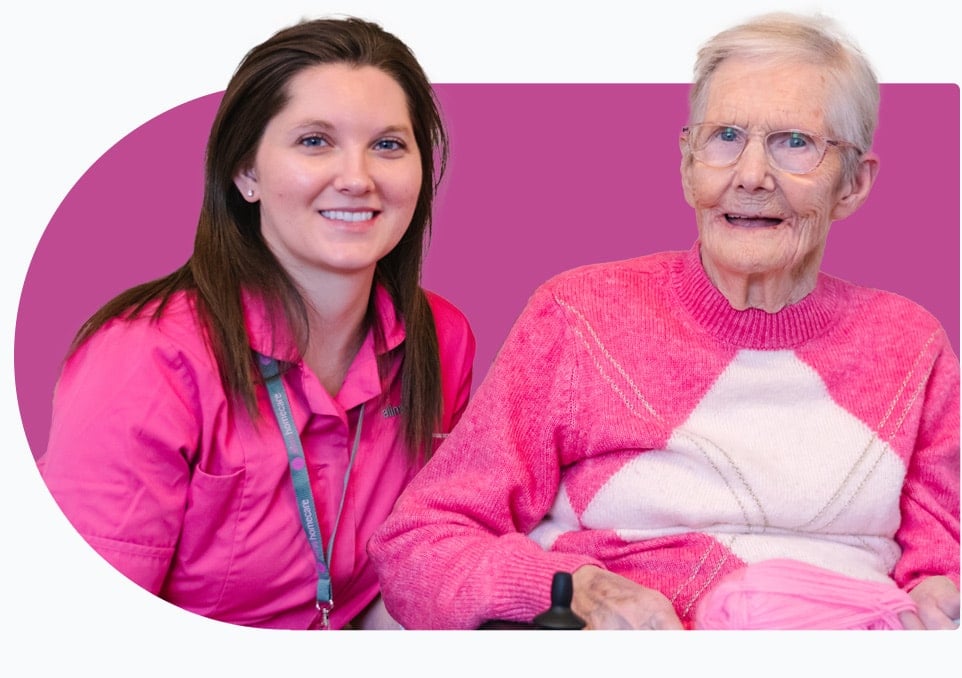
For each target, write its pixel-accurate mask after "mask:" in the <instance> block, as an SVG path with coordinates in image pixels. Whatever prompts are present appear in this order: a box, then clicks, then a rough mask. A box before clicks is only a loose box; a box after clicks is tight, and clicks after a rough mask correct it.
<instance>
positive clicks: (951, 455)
mask: <svg viewBox="0 0 962 678" xmlns="http://www.w3.org/2000/svg"><path fill="white" fill-rule="evenodd" d="M940 335H941V344H940V345H941V350H939V351H938V353H937V357H936V359H935V361H934V364H933V367H932V370H931V373H930V375H929V379H928V382H927V383H926V384H925V390H924V398H923V401H922V413H921V417H920V420H919V428H918V436H917V439H916V446H915V450H914V451H913V453H912V456H911V458H910V460H909V464H908V469H907V473H906V478H905V485H904V488H903V491H902V498H901V512H902V521H901V524H900V526H899V529H898V532H897V533H896V540H897V541H898V543H899V545H900V546H901V547H902V556H901V558H900V559H899V561H898V563H897V564H896V567H895V572H894V578H895V581H896V583H898V584H899V586H901V587H902V588H904V589H906V590H911V589H912V588H914V587H915V586H916V585H917V584H918V583H919V582H920V581H921V580H922V579H925V578H926V577H930V576H936V575H943V576H947V577H948V578H949V579H951V580H952V581H953V582H954V583H955V585H956V586H958V585H959V360H958V358H957V357H956V356H955V354H954V353H953V351H952V349H951V346H950V344H949V342H948V338H947V337H946V336H945V333H944V332H941V331H940Z"/></svg>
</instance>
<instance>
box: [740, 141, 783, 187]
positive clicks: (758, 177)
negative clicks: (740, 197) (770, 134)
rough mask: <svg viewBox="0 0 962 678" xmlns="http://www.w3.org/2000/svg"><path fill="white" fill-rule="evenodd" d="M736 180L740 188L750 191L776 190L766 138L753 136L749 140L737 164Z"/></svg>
mask: <svg viewBox="0 0 962 678" xmlns="http://www.w3.org/2000/svg"><path fill="white" fill-rule="evenodd" d="M735 179H736V182H737V184H738V186H740V187H741V188H744V189H746V190H748V191H755V190H757V189H764V190H772V189H773V188H774V185H775V179H774V177H773V175H772V166H771V164H770V163H769V161H768V152H767V151H766V150H765V140H764V138H762V137H759V136H756V135H753V136H751V137H750V138H749V139H748V141H747V143H746V145H745V148H744V150H742V154H741V155H740V156H739V157H738V160H737V161H736V162H735Z"/></svg>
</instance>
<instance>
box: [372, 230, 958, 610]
mask: <svg viewBox="0 0 962 678" xmlns="http://www.w3.org/2000/svg"><path fill="white" fill-rule="evenodd" d="M697 248H698V246H697V243H696V245H695V247H693V248H692V249H691V250H690V251H688V252H683V253H677V252H676V253H664V254H657V255H653V256H646V257H642V258H638V259H634V260H630V261H624V262H617V263H612V264H599V265H593V266H587V267H583V268H580V269H576V270H573V271H569V272H567V273H565V274H562V275H560V276H558V277H556V278H554V279H553V280H551V281H549V282H547V283H546V284H545V285H543V286H542V287H541V288H540V289H539V290H538V291H537V292H536V293H535V294H534V295H533V296H532V298H531V299H530V301H529V303H528V305H527V307H526V309H525V311H524V313H523V314H522V316H521V317H520V318H519V320H518V321H517V323H516V325H515V327H514V328H513V329H512V331H511V333H510V335H509V337H508V339H507V340H506V342H505V344H504V346H503V347H502V349H501V351H500V353H499V355H498V357H497V359H496V361H495V364H494V365H493V367H492V369H491V371H490V373H489V374H488V376H487V378H486V379H485V381H484V383H483V384H482V385H481V386H480V387H479V389H478V391H477V393H476V395H475V397H474V399H473V400H472V402H471V403H470V404H469V406H468V409H467V411H466V412H465V414H464V417H463V418H462V420H461V423H460V424H459V425H458V426H457V427H456V428H455V430H454V432H452V433H451V435H450V437H449V438H448V439H447V440H446V441H445V442H444V444H442V446H441V448H440V450H439V452H438V453H437V454H436V456H435V457H434V459H433V460H432V461H431V462H430V463H429V464H428V465H427V467H426V468H425V469H424V471H422V473H421V474H419V476H418V477H417V478H416V479H415V481H414V482H413V483H412V484H411V485H410V486H409V488H408V489H407V490H406V492H405V493H404V494H403V496H402V497H401V499H400V500H399V503H398V505H397V506H396V509H395V511H394V513H393V514H392V515H391V517H390V518H389V519H388V521H387V522H386V523H385V524H384V525H383V526H382V528H381V529H380V530H379V531H378V532H377V533H376V534H375V536H374V538H373V540H372V541H371V543H370V552H371V555H372V557H373V560H374V562H375V567H376V569H377V570H378V574H379V576H380V579H381V585H382V592H383V595H384V598H385V601H386V603H387V606H388V609H389V610H390V611H391V613H392V614H393V615H394V616H395V618H396V619H398V621H399V622H401V624H403V625H404V626H405V627H408V628H473V627H476V626H477V625H478V624H479V623H480V622H482V621H483V620H485V619H492V618H498V619H515V620H530V619H531V618H532V617H533V616H534V615H536V614H538V613H539V612H541V611H543V610H544V609H545V608H547V607H548V602H549V600H548V597H549V590H550V580H551V575H552V573H553V572H554V571H555V570H568V571H573V570H574V569H576V568H577V567H579V566H581V565H583V564H587V563H591V564H595V565H600V566H602V567H605V568H607V569H609V570H611V571H613V572H616V573H619V574H622V575H624V576H627V577H629V578H631V579H633V580H635V581H637V582H639V583H641V584H642V585H644V586H648V587H651V588H654V589H657V590H659V591H661V592H662V593H664V594H665V596H667V597H668V598H669V600H671V602H672V604H673V605H674V606H675V609H676V611H677V612H678V615H679V616H680V617H681V619H682V621H683V622H685V623H686V624H689V625H690V624H691V621H692V614H693V612H694V609H695V605H696V603H697V602H698V600H699V599H700V597H701V596H703V595H704V594H705V592H706V591H708V590H710V589H711V587H712V586H713V584H715V583H717V582H718V581H719V580H720V579H721V578H722V577H724V576H725V575H726V574H728V573H730V572H732V571H734V570H736V569H738V568H741V567H744V566H745V565H746V564H750V563H755V562H759V561H763V560H768V559H775V558H790V559H794V560H799V561H804V562H807V563H811V564H813V565H816V566H820V567H824V568H828V569H831V570H834V571H836V572H839V573H842V574H845V575H848V576H851V577H856V578H859V579H864V580H871V581H882V582H894V584H893V585H898V586H900V587H902V588H904V589H906V590H908V589H911V588H912V587H913V586H914V585H915V584H916V583H918V581H919V580H921V579H922V578H924V577H926V576H930V575H947V576H948V577H950V578H951V579H952V580H953V581H955V583H956V584H958V582H959V360H958V358H957V356H956V355H955V354H954V352H953V350H952V347H951V345H950V344H949V341H948V339H947V337H946V334H945V332H944V331H943V329H942V328H941V326H940V325H939V323H938V322H937V321H936V320H935V319H934V318H933V317H932V316H931V315H930V314H929V313H927V312H926V311H924V310H923V309H921V308H920V307H919V306H918V305H916V304H914V303H912V302H910V301H908V300H906V299H904V298H902V297H899V296H897V295H894V294H890V293H886V292H880V291H878V290H873V289H866V288H861V287H857V286H854V285H852V284H850V283H847V282H844V281H842V280H839V279H836V278H833V277H830V276H828V275H824V274H823V275H821V276H820V277H819V281H818V284H817V287H816V289H815V290H814V291H813V292H812V293H811V294H810V295H809V296H808V297H806V298H805V299H803V300H802V301H801V302H799V303H798V304H795V305H793V306H790V307H788V308H785V309H783V310H782V311H780V312H779V313H776V314H768V313H765V312H763V311H759V310H749V311H741V312H739V311H736V310H734V309H733V308H732V307H731V306H730V305H729V304H728V303H727V301H726V300H725V298H724V297H723V296H722V295H721V294H720V293H719V292H718V291H717V290H716V289H715V288H714V286H712V284H711V283H710V281H709V280H708V279H707V277H706V276H705V274H704V271H703V269H702V267H701V265H700V262H699V258H698V249H697Z"/></svg>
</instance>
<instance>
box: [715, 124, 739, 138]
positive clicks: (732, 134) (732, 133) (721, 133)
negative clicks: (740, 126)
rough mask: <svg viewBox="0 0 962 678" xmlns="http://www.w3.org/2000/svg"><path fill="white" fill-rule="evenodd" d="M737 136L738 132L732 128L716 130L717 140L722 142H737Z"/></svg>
mask: <svg viewBox="0 0 962 678" xmlns="http://www.w3.org/2000/svg"><path fill="white" fill-rule="evenodd" d="M738 136H739V134H738V130H737V129H735V128H734V127H723V128H721V129H720V130H718V138H719V139H721V140H722V141H737V140H738Z"/></svg>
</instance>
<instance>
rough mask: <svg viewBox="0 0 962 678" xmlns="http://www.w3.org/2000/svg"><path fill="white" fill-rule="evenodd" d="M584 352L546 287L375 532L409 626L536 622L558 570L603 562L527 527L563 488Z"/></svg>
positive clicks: (396, 603)
mask: <svg viewBox="0 0 962 678" xmlns="http://www.w3.org/2000/svg"><path fill="white" fill-rule="evenodd" d="M574 356H575V350H574V346H573V345H572V342H571V339H570V335H569V332H568V329H567V327H566V323H565V321H564V313H563V310H562V309H561V308H560V307H559V306H558V304H557V303H555V301H554V299H553V298H552V297H551V295H550V293H548V292H546V291H545V290H544V288H542V290H541V291H539V292H538V293H536V294H535V295H534V297H532V299H531V301H529V303H528V306H527V307H526V309H525V311H524V312H523V313H522V315H521V317H520V318H519V319H518V321H517V322H516V323H515V326H514V327H513V328H512V330H511V332H510V333H509V336H508V338H507V339H506V340H505V343H504V345H503V346H502V347H501V350H500V351H499V354H498V356H497V358H496V359H495V361H494V364H493V365H492V367H491V370H490V372H489V374H488V375H487V377H486V378H485V380H484V382H483V383H482V384H481V386H480V387H479V388H478V391H477V393H476V394H475V396H474V398H473V399H472V400H471V402H470V403H469V404H468V407H467V409H466V411H465V413H464V416H463V417H462V419H461V422H460V424H459V425H458V426H457V427H456V428H455V429H454V431H453V432H452V433H451V435H450V436H449V437H448V438H447V440H446V441H445V442H444V444H443V445H441V447H440V448H439V450H438V452H437V453H436V454H435V456H434V457H433V458H432V460H431V461H430V462H428V464H427V465H426V466H425V468H424V469H423V470H422V471H421V472H420V473H419V474H418V475H417V477H416V478H415V479H414V481H413V482H412V483H411V484H410V485H409V486H408V488H407V489H406V490H405V492H404V493H403V494H402V496H401V498H400V500H399V501H398V504H397V506H396V507H395V510H394V512H393V513H392V514H391V516H390V517H389V518H388V520H387V521H386V522H385V523H384V525H383V526H382V527H381V528H380V530H378V532H376V533H375V535H374V538H373V539H372V541H371V543H370V551H371V556H372V558H373V561H374V563H375V568H376V569H377V571H378V576H379V578H380V581H381V590H382V594H383V596H384V600H385V603H386V605H387V608H388V610H389V611H390V612H391V614H392V616H394V618H395V619H397V620H398V621H399V622H400V623H401V624H402V625H403V626H405V627H407V628H463V629H470V628H477V627H478V626H479V625H480V624H481V623H483V622H484V621H485V620H488V619H507V620H515V621H530V620H531V619H532V618H533V617H534V616H535V615H537V614H538V613H539V612H542V611H543V610H545V609H546V608H547V607H548V605H549V603H550V586H551V577H552V575H553V574H554V572H555V571H558V570H566V571H573V570H574V569H576V568H577V567H579V566H581V565H583V564H586V563H592V564H599V563H597V562H596V561H593V560H592V559H590V558H587V557H584V556H575V555H570V554H569V555H566V554H561V553H549V552H546V551H544V550H543V549H542V548H541V547H540V546H539V545H538V544H536V543H535V542H534V541H533V540H531V539H530V538H528V537H527V536H526V534H527V533H528V532H529V531H530V530H531V529H533V528H534V527H535V526H536V525H537V524H538V522H539V521H540V520H541V519H542V518H543V517H544V515H545V514H546V512H547V511H548V510H549V509H550V507H551V504H552V502H553V500H554V498H555V495H556V493H557V491H558V486H559V478H560V465H559V452H560V450H562V449H565V448H566V447H567V448H568V452H569V453H570V447H571V445H573V444H575V443H574V439H575V438H576V435H575V434H574V433H573V431H574V427H573V426H572V425H571V421H570V420H571V419H572V411H571V407H570V399H571V395H572V389H573V387H574V385H573V384H572V379H573V377H574V375H575V372H576V359H575V357H574Z"/></svg>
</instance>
